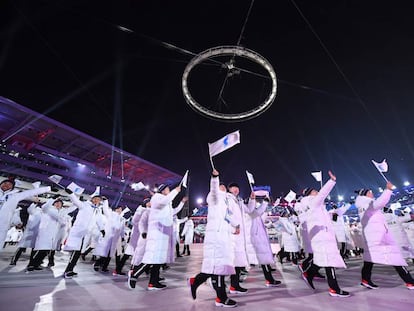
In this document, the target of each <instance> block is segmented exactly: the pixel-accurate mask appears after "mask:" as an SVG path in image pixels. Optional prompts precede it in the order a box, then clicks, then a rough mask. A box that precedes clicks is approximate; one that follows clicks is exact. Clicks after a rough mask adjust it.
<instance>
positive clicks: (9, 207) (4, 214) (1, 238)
mask: <svg viewBox="0 0 414 311" xmlns="http://www.w3.org/2000/svg"><path fill="white" fill-rule="evenodd" d="M14 186H15V182H14V180H11V179H4V180H3V181H2V182H1V183H0V245H3V244H4V242H5V239H6V236H7V231H8V230H9V228H10V225H11V223H12V219H13V216H14V214H15V211H16V208H17V204H18V203H19V202H20V201H22V200H24V199H26V198H29V197H32V196H36V195H39V194H42V193H46V192H50V187H41V188H36V189H31V190H24V191H19V190H17V189H14ZM0 251H1V248H0Z"/></svg>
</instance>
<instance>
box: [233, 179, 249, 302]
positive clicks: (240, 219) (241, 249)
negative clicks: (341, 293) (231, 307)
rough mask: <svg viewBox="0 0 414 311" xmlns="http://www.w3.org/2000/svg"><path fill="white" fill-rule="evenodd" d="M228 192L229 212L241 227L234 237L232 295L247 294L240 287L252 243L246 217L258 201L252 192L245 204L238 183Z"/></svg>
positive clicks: (244, 289) (245, 290)
mask: <svg viewBox="0 0 414 311" xmlns="http://www.w3.org/2000/svg"><path fill="white" fill-rule="evenodd" d="M227 190H228V193H227V201H228V207H229V208H228V211H229V213H230V214H231V217H232V221H233V222H234V223H236V224H237V225H238V226H239V227H240V234H237V235H233V243H234V267H235V269H236V273H235V274H233V275H231V276H230V293H232V294H245V293H247V289H246V288H243V287H241V286H240V273H241V271H242V270H243V269H244V268H245V267H247V266H248V265H249V260H248V255H247V243H250V239H249V238H248V236H247V235H248V234H249V232H248V231H246V224H245V215H246V213H247V212H248V211H249V210H253V209H254V208H255V207H256V200H255V195H254V192H252V193H251V196H250V198H249V200H248V203H247V204H245V203H244V201H243V199H242V198H241V197H240V196H239V193H240V188H239V185H238V184H236V183H230V184H229V185H228V186H227Z"/></svg>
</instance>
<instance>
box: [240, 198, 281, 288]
mask: <svg viewBox="0 0 414 311" xmlns="http://www.w3.org/2000/svg"><path fill="white" fill-rule="evenodd" d="M250 198H251V200H255V193H254V192H253V193H252V195H251V197H250ZM269 201H270V199H269V198H265V199H264V200H262V201H261V203H259V202H258V203H256V202H255V204H254V205H253V204H248V205H246V207H247V210H246V213H247V214H248V217H250V219H251V225H250V232H248V234H246V236H248V237H249V239H250V242H251V244H252V247H253V251H254V252H255V254H254V255H255V256H254V257H255V258H257V261H258V264H259V265H261V268H262V270H263V275H264V277H265V286H266V287H275V286H278V285H280V284H281V283H282V282H280V281H278V280H275V279H274V278H273V275H272V268H271V264H274V259H273V253H272V248H271V247H270V241H269V235H268V233H267V230H266V227H265V225H264V222H263V218H262V215H263V214H264V213H265V212H266V209H267V207H268V205H269ZM250 263H251V262H250Z"/></svg>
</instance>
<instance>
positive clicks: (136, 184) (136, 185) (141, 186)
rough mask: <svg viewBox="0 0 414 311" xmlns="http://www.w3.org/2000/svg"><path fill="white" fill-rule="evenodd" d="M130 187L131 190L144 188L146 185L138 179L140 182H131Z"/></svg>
mask: <svg viewBox="0 0 414 311" xmlns="http://www.w3.org/2000/svg"><path fill="white" fill-rule="evenodd" d="M131 188H132V190H135V191H139V190H142V189H145V188H146V187H145V185H144V183H143V182H141V181H140V182H137V183H133V184H131Z"/></svg>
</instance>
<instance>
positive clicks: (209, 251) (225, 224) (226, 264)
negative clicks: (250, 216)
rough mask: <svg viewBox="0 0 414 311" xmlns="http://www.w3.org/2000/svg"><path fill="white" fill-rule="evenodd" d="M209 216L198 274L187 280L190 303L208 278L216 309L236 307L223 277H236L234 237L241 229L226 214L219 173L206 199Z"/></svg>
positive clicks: (225, 198)
mask: <svg viewBox="0 0 414 311" xmlns="http://www.w3.org/2000/svg"><path fill="white" fill-rule="evenodd" d="M207 204H208V214H207V225H206V231H205V237H204V244H203V250H204V252H203V262H202V266H201V272H200V273H199V274H197V275H196V276H195V277H191V278H189V279H188V285H189V286H190V289H191V296H192V297H193V299H196V298H197V288H198V287H199V286H200V285H201V284H203V283H204V282H205V281H207V279H208V278H211V282H212V285H213V288H214V290H215V291H216V301H215V304H216V306H219V307H235V306H237V303H236V301H234V300H232V299H229V298H228V297H227V293H226V285H225V283H224V277H225V276H226V275H233V274H235V273H236V271H235V269H234V249H233V235H238V234H240V229H239V228H240V227H239V226H238V225H237V224H234V222H233V221H232V218H231V215H230V213H229V210H228V199H227V193H226V186H225V185H224V184H223V183H220V180H219V172H218V171H217V170H215V169H214V170H213V172H212V177H211V179H210V192H209V193H208V195H207Z"/></svg>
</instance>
